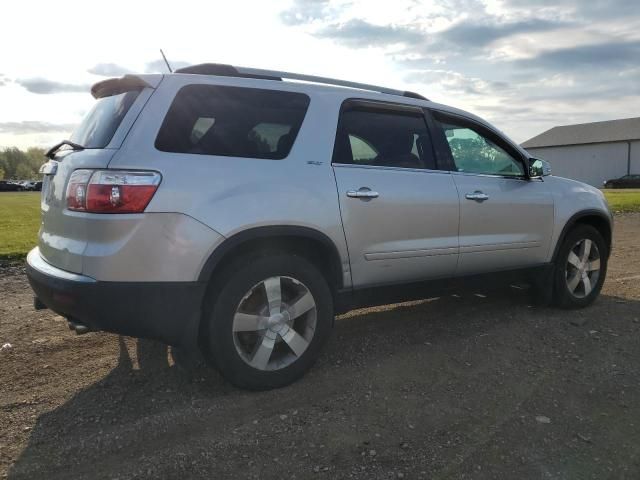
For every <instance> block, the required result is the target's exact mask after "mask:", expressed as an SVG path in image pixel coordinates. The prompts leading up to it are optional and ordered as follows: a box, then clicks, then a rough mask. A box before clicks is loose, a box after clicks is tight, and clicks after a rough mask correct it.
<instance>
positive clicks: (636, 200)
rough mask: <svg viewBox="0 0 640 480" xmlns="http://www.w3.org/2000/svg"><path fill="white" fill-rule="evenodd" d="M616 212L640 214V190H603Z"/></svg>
mask: <svg viewBox="0 0 640 480" xmlns="http://www.w3.org/2000/svg"><path fill="white" fill-rule="evenodd" d="M603 192H604V196H605V197H607V201H608V202H609V206H610V207H611V210H612V211H614V212H640V189H620V190H603Z"/></svg>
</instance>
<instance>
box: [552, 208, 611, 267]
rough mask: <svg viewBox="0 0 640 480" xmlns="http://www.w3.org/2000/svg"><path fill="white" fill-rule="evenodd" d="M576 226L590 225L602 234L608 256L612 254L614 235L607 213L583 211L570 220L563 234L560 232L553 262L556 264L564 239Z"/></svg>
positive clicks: (563, 229)
mask: <svg viewBox="0 0 640 480" xmlns="http://www.w3.org/2000/svg"><path fill="white" fill-rule="evenodd" d="M576 225H590V226H592V227H594V228H595V229H596V230H598V232H600V234H601V235H602V238H604V241H605V243H606V244H607V256H608V255H609V254H610V253H611V242H612V234H613V226H612V222H611V218H610V217H609V216H608V215H607V214H606V213H604V212H602V211H600V210H582V211H580V212H577V213H575V214H573V215H572V216H571V218H569V220H568V221H567V223H566V224H565V226H564V227H563V228H562V232H560V236H559V237H558V241H557V242H556V246H555V249H554V251H553V257H552V261H553V262H555V260H556V258H557V256H558V253H559V251H560V247H561V246H562V243H563V242H564V239H565V238H566V237H567V234H568V233H569V232H570V231H571V230H572V229H573V228H574V227H575V226H576Z"/></svg>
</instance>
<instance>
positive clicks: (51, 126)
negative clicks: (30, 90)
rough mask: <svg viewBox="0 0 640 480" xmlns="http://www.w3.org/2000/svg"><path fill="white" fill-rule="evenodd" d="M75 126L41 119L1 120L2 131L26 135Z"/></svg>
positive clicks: (59, 130)
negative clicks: (22, 120) (41, 120)
mask: <svg viewBox="0 0 640 480" xmlns="http://www.w3.org/2000/svg"><path fill="white" fill-rule="evenodd" d="M74 128H75V125H74V124H69V123H61V124H58V123H48V122H40V121H25V122H0V133H10V134H13V135H25V134H34V133H57V132H62V133H66V132H70V131H72V130H73V129H74Z"/></svg>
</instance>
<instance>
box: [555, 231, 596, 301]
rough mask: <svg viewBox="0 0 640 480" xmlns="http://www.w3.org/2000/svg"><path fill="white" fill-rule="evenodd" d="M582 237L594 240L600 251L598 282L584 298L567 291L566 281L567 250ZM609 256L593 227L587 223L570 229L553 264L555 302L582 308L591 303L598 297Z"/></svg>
mask: <svg viewBox="0 0 640 480" xmlns="http://www.w3.org/2000/svg"><path fill="white" fill-rule="evenodd" d="M583 239H589V240H591V241H592V242H594V243H595V244H596V245H597V247H598V251H599V253H600V275H599V277H598V282H597V283H596V285H595V286H594V287H593V290H592V291H591V293H589V295H587V296H586V297H584V298H578V297H575V296H574V295H573V293H572V292H570V291H569V287H568V285H567V282H566V267H567V260H568V257H569V252H570V251H571V249H572V248H573V247H574V246H575V244H576V243H577V242H578V241H580V240H583ZM608 257H609V251H608V248H607V246H606V244H605V241H604V239H603V238H602V235H600V232H598V230H596V229H595V228H593V227H591V226H589V225H580V226H577V227H575V228H574V229H572V230H571V231H570V232H569V234H568V235H567V236H566V237H565V239H564V241H563V243H562V247H561V248H560V251H559V252H558V257H557V259H556V266H555V281H554V287H555V295H554V297H555V301H556V304H557V305H558V306H560V307H563V308H583V307H586V306H588V305H590V304H591V303H593V301H594V300H595V299H596V298H597V297H598V295H599V294H600V291H601V290H602V285H603V284H604V281H605V278H606V275H607V261H608Z"/></svg>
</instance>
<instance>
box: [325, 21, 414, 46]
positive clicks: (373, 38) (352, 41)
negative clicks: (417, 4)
mask: <svg viewBox="0 0 640 480" xmlns="http://www.w3.org/2000/svg"><path fill="white" fill-rule="evenodd" d="M314 35H315V36H316V37H319V38H330V39H332V40H334V41H336V42H338V43H343V44H345V45H348V46H351V47H371V46H386V45H394V44H398V43H405V44H414V43H417V42H420V41H422V40H423V39H424V35H423V34H422V33H421V32H420V31H418V30H416V29H415V28H412V27H406V26H400V27H398V26H394V25H374V24H372V23H369V22H366V21H364V20H360V19H352V20H349V21H348V22H345V23H341V24H333V25H328V26H326V27H324V28H322V29H320V30H318V31H317V32H316V33H315V34H314Z"/></svg>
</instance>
